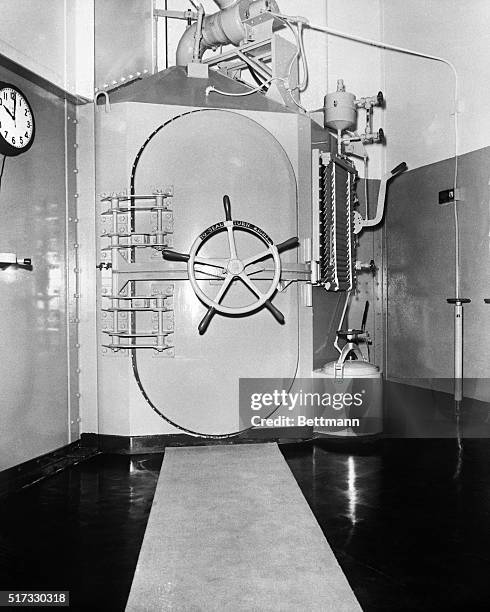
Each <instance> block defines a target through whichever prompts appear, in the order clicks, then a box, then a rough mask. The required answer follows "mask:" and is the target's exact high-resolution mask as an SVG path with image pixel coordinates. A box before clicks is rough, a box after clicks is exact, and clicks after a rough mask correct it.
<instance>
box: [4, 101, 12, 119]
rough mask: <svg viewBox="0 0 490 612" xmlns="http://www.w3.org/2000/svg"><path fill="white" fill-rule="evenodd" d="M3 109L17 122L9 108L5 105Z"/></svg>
mask: <svg viewBox="0 0 490 612" xmlns="http://www.w3.org/2000/svg"><path fill="white" fill-rule="evenodd" d="M3 108H4V109H5V110H6V111H7V113H8V114H9V115H10V116H11V118H12V119H13V120H14V121H15V115H14V114H12V113H11V112H10V110H9V109H8V107H7V106H5V104H4V105H3Z"/></svg>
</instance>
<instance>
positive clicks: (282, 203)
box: [134, 110, 299, 435]
mask: <svg viewBox="0 0 490 612" xmlns="http://www.w3.org/2000/svg"><path fill="white" fill-rule="evenodd" d="M143 140H144V138H142V142H143ZM158 185H172V186H173V188H174V197H173V198H172V205H173V219H174V226H173V249H174V250H176V251H180V252H183V253H188V252H189V249H190V246H191V244H192V243H193V241H194V240H195V239H196V237H197V236H199V235H200V234H201V233H202V232H203V231H204V230H205V229H206V228H208V227H210V226H212V225H213V224H215V223H216V222H219V221H223V220H224V211H223V196H224V195H225V194H226V195H228V196H229V198H230V201H231V208H232V218H233V219H236V220H241V221H249V222H250V223H253V224H254V225H256V226H258V227H259V228H261V229H262V230H264V232H266V233H267V234H268V235H269V236H270V237H271V238H272V240H273V241H274V243H280V242H281V241H283V240H285V239H287V238H289V237H291V236H295V235H297V229H298V216H297V215H298V210H297V190H296V179H295V175H294V171H293V168H292V166H291V162H290V161H289V158H288V156H287V155H286V153H285V151H284V149H283V148H282V146H281V145H280V144H279V142H278V141H277V140H276V138H274V136H272V134H271V133H270V132H268V131H267V130H266V129H265V128H264V127H262V126H261V125H259V124H258V123H257V122H255V121H253V120H252V119H250V118H248V117H246V116H244V115H240V114H237V113H233V112H229V111H222V110H203V111H198V112H192V113H187V114H183V115H180V116H177V117H175V118H174V119H173V120H172V121H170V122H167V123H166V124H165V126H164V127H162V128H161V129H160V130H159V131H158V133H156V134H155V135H154V136H153V137H152V138H151V139H150V141H149V142H148V143H147V145H146V146H145V148H144V150H143V151H142V153H141V156H140V158H139V160H138V163H137V166H136V168H135V171H134V189H135V193H137V194H138V193H151V190H152V189H154V188H155V186H158ZM234 234H235V239H236V245H237V251H238V254H239V257H241V258H245V257H249V256H251V255H254V254H256V253H259V252H261V251H263V250H264V248H265V247H264V244H263V243H261V242H260V241H259V240H258V239H257V237H256V236H253V235H250V234H249V233H247V232H245V231H235V232H234ZM228 249H229V245H228V240H227V236H226V231H225V232H222V233H220V234H217V235H215V236H213V237H212V238H211V239H210V240H209V241H207V242H206V243H205V245H204V246H203V248H202V255H205V256H207V257H215V258H223V257H227V256H228V253H229V250H228ZM138 257H139V258H140V259H139V261H142V262H144V258H145V257H150V255H148V250H147V249H140V250H138V249H137V255H136V261H138ZM151 257H152V261H155V257H160V254H159V253H157V254H156V255H155V253H153V255H151ZM297 257H298V254H297V250H292V251H291V252H287V253H284V254H282V255H281V258H282V260H283V262H296V261H297ZM142 258H143V259H142ZM265 263H267V264H268V265H269V266H271V265H272V259H271V258H270V259H268V260H265ZM166 266H169V264H168V263H167V262H164V261H163V260H162V269H164V268H165V267H166ZM254 282H255V281H254ZM173 284H174V287H173V292H174V293H173V296H174V301H173V307H174V335H173V343H174V347H175V348H174V354H173V356H172V357H165V356H163V357H161V358H159V356H158V355H155V352H154V351H152V350H150V351H147V350H138V351H137V356H136V358H137V366H138V368H137V369H138V372H139V377H140V381H141V384H142V386H143V387H144V389H145V391H146V393H147V395H148V397H149V398H150V399H151V402H152V403H153V404H154V405H155V406H156V407H157V408H158V410H159V411H161V412H162V413H163V414H164V415H165V416H166V417H167V418H168V419H170V420H171V421H173V422H174V423H177V424H178V425H179V426H181V427H182V428H184V429H186V430H190V431H191V432H197V433H202V434H207V435H223V434H228V433H232V432H236V431H238V430H241V429H243V428H244V426H245V425H246V424H244V423H241V422H240V418H239V410H238V399H239V379H240V378H241V377H246V378H254V377H258V378H260V377H274V378H276V377H277V378H283V379H294V377H295V375H296V371H297V366H298V357H299V329H298V307H299V299H298V296H299V290H298V287H297V283H293V284H291V285H290V286H289V287H288V288H287V289H286V290H284V291H282V292H278V293H277V294H276V295H275V296H274V298H273V303H274V305H275V306H276V307H277V308H279V309H280V310H281V311H282V312H283V314H284V316H285V319H286V323H285V324H284V325H280V324H279V323H278V322H277V321H276V320H275V319H274V317H273V316H272V315H271V313H270V312H268V311H267V310H266V309H264V308H262V309H260V310H258V311H257V312H255V313H253V314H249V315H248V316H227V315H222V314H216V315H215V316H214V318H213V320H212V321H211V324H210V326H209V328H208V329H207V331H206V333H205V334H203V335H199V333H198V324H199V322H200V321H201V319H202V318H203V316H204V315H205V313H206V311H207V306H205V305H204V304H203V303H202V302H201V301H200V300H199V299H198V297H197V296H196V294H195V293H194V291H193V289H192V287H191V284H190V282H189V280H187V279H182V280H175V281H174V282H173ZM199 284H200V287H201V288H202V290H203V291H204V292H205V293H206V294H207V295H209V296H211V297H213V296H215V295H216V294H217V293H218V291H219V289H220V286H221V284H222V281H220V280H201V281H199ZM256 284H257V286H258V287H259V288H261V287H262V288H263V289H264V291H265V290H266V286H268V285H269V284H270V280H266V279H264V280H257V281H256ZM149 285H150V284H149V283H147V284H146V286H145V284H144V283H143V284H142V285H141V289H140V290H142V291H150V290H151V287H150V286H149ZM140 290H138V292H139V291H140ZM255 299H256V298H255V296H254V295H253V294H252V293H251V292H250V290H249V289H248V288H247V287H246V286H245V285H244V284H243V283H241V281H236V282H234V283H233V285H232V286H231V287H230V288H229V290H228V292H227V293H226V295H225V298H224V300H223V304H225V305H227V306H232V307H233V306H241V305H246V304H250V303H251V302H253V301H254V300H255Z"/></svg>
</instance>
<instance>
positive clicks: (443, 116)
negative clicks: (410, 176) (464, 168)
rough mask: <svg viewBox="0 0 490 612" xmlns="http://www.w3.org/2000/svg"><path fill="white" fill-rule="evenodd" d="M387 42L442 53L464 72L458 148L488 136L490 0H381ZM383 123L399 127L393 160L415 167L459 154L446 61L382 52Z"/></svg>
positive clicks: (472, 146) (392, 145) (478, 145)
mask: <svg viewBox="0 0 490 612" xmlns="http://www.w3.org/2000/svg"><path fill="white" fill-rule="evenodd" d="M382 19H383V35H384V40H385V42H387V43H391V44H395V45H401V46H407V47H411V48H413V49H416V50H419V51H422V52H425V53H429V54H433V55H438V56H443V57H444V58H447V59H449V60H450V61H451V62H453V63H454V65H455V66H456V69H457V71H458V74H459V81H460V85H459V91H460V96H459V99H460V105H459V106H460V111H461V112H460V115H459V125H460V149H459V150H460V153H466V152H469V151H472V150H475V149H479V148H482V147H484V146H487V145H489V144H490V113H489V112H488V108H487V105H486V98H487V97H488V91H489V88H490V64H489V62H488V58H489V53H488V50H489V48H490V29H489V28H488V24H489V22H490V2H488V0H471V2H468V0H411V1H410V2H406V0H382ZM383 59H384V66H385V68H384V69H385V73H386V88H387V97H388V98H389V100H390V106H389V112H387V115H386V125H387V128H388V130H389V133H390V134H391V133H392V132H393V133H395V134H396V136H397V137H396V139H393V140H390V146H389V147H388V148H387V163H388V165H389V166H390V165H394V164H396V163H397V162H398V161H399V160H400V159H402V158H403V159H406V161H407V163H408V164H409V167H410V168H415V167H418V166H422V165H424V164H428V163H433V162H435V161H440V160H442V159H447V158H449V157H452V156H453V155H454V130H453V118H452V112H453V109H454V103H453V98H454V79H453V75H452V72H451V70H450V68H449V67H448V66H445V65H444V64H441V63H438V62H433V61H430V60H425V59H419V58H413V57H409V56H406V55H401V54H398V53H393V52H389V51H387V52H385V53H384V56H383Z"/></svg>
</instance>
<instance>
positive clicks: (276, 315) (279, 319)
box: [264, 300, 286, 325]
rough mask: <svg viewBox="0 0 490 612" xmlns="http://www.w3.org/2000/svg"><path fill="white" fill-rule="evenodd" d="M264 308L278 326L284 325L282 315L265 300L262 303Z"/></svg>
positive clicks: (284, 320)
mask: <svg viewBox="0 0 490 612" xmlns="http://www.w3.org/2000/svg"><path fill="white" fill-rule="evenodd" d="M264 306H265V307H266V308H267V310H268V311H269V312H270V313H271V314H272V316H273V317H274V318H275V320H276V321H277V322H278V323H279V324H280V325H284V323H285V322H286V319H285V318H284V315H283V314H282V312H281V311H280V310H279V309H278V308H276V307H275V306H274V304H273V303H272V302H271V301H270V300H267V301H266V302H265V303H264Z"/></svg>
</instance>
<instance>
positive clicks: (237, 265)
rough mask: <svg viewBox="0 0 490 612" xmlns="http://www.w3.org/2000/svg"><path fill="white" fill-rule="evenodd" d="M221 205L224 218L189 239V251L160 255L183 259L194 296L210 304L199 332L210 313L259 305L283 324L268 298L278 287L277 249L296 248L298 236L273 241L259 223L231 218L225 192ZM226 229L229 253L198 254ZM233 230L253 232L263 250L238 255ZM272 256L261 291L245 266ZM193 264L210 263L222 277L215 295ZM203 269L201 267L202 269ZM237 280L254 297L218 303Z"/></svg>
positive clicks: (246, 309) (253, 308)
mask: <svg viewBox="0 0 490 612" xmlns="http://www.w3.org/2000/svg"><path fill="white" fill-rule="evenodd" d="M223 205H224V209H225V221H219V222H218V223H215V224H214V225H212V226H211V227H208V228H207V229H206V230H204V232H202V233H201V234H200V235H199V236H198V237H197V238H196V239H195V240H194V242H193V243H192V246H191V249H190V252H189V254H188V255H187V254H185V253H177V252H175V251H169V250H165V251H163V253H162V255H163V258H164V259H166V260H168V261H186V262H187V271H188V274H189V281H190V283H191V285H192V288H193V289H194V293H195V294H196V295H197V297H198V298H199V299H200V300H201V301H202V302H203V303H204V304H206V305H207V306H208V307H209V308H208V311H207V313H206V314H205V316H204V318H203V319H202V321H201V322H200V324H199V328H198V329H199V333H200V334H201V335H202V334H204V332H205V331H206V330H207V328H208V326H209V323H210V322H211V319H212V318H213V316H214V315H215V314H216V313H217V312H220V313H222V314H227V315H246V314H251V313H253V312H256V311H257V310H259V309H260V308H262V307H265V308H267V309H268V310H269V311H270V312H271V313H272V315H273V316H274V317H275V319H276V320H277V321H278V322H279V323H280V324H281V325H282V324H283V323H284V315H283V314H282V313H281V311H280V310H278V309H277V308H276V307H275V306H274V304H272V302H271V298H272V297H273V295H274V294H275V292H276V291H277V286H278V284H279V281H280V279H281V258H280V257H279V253H281V252H283V251H286V250H288V249H292V248H295V247H297V246H298V245H299V241H298V238H297V237H294V238H289V240H286V241H285V242H282V243H281V244H278V245H275V244H274V243H273V242H272V240H271V238H270V237H269V236H268V235H267V234H266V233H265V232H264V231H263V230H262V229H260V228H259V227H257V226H256V225H253V224H252V223H248V222H247V221H237V220H233V219H232V218H231V203H230V198H229V197H228V196H227V195H225V196H224V197H223ZM224 231H226V232H227V234H228V246H229V255H228V257H225V258H221V259H217V258H207V257H201V256H200V255H199V250H200V249H201V247H202V246H203V244H204V243H205V242H207V241H208V240H209V239H211V238H212V237H213V236H215V235H216V234H218V233H220V232H224ZM234 231H245V232H248V233H249V234H252V235H254V236H256V237H257V238H258V239H259V240H260V241H261V242H262V243H264V244H265V246H266V250H264V251H261V252H260V253H257V255H253V256H251V257H247V258H245V259H241V258H240V257H239V255H238V252H237V247H236V242H235V236H234ZM270 256H272V259H273V261H274V274H273V278H272V282H271V284H270V286H269V288H268V289H267V291H265V292H263V291H261V290H260V289H259V288H258V287H257V285H256V284H255V283H254V282H253V280H252V279H251V278H250V276H249V274H247V268H248V267H249V266H251V265H252V264H254V263H256V262H258V261H260V260H262V259H265V258H266V257H270ZM196 265H199V266H209V267H212V268H215V269H217V270H218V277H219V278H222V279H223V284H222V285H221V287H220V290H219V291H218V293H217V295H216V296H215V297H214V298H211V297H209V296H208V295H207V294H206V293H204V291H203V290H202V289H201V287H200V286H199V284H198V282H197V279H196V271H199V270H196ZM201 271H202V270H201ZM236 280H240V281H241V282H242V283H244V284H245V285H246V286H247V287H248V288H249V289H250V291H251V292H252V293H253V294H254V295H255V297H256V299H255V301H254V302H252V303H251V304H247V305H246V306H225V305H224V304H222V303H221V301H222V300H223V298H224V296H225V294H226V292H227V291H228V289H229V287H230V286H231V285H232V284H233V283H234V282H235V281H236Z"/></svg>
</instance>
